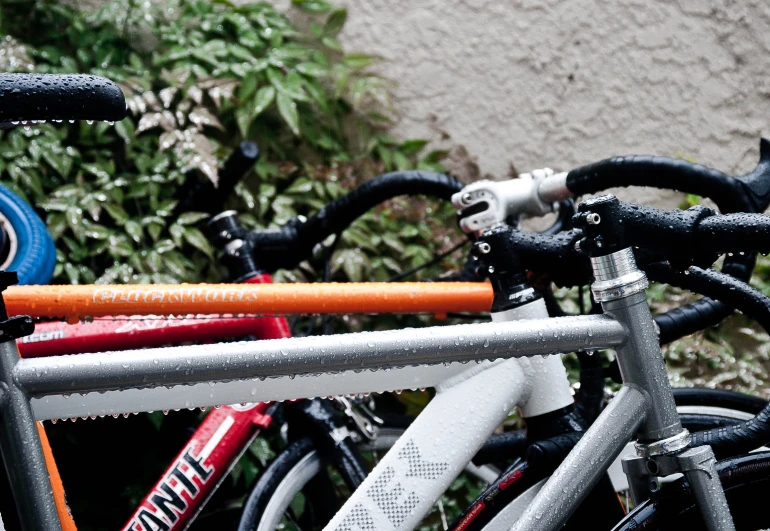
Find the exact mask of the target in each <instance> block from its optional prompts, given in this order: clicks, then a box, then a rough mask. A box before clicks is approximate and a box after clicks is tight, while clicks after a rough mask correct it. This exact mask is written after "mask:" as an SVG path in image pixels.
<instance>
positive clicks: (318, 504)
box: [238, 427, 404, 531]
mask: <svg viewBox="0 0 770 531" xmlns="http://www.w3.org/2000/svg"><path fill="white" fill-rule="evenodd" d="M402 433H404V429H403V428H389V427H386V428H380V430H379V432H378V433H377V437H376V438H375V439H373V440H372V441H371V442H368V443H364V444H361V445H359V447H358V448H359V449H360V450H361V451H363V452H367V451H374V452H377V451H386V450H388V449H389V448H390V447H391V446H393V445H394V444H395V442H396V441H397V440H398V438H399V437H400V436H401V434H402ZM324 466H325V463H324V461H323V459H322V458H321V456H320V455H319V454H318V452H317V451H316V449H315V446H314V445H313V442H312V441H311V440H310V439H309V438H302V439H299V440H298V441H295V442H293V443H291V444H289V446H287V447H286V449H285V450H283V451H282V452H281V453H280V454H279V455H278V457H276V458H275V459H274V460H273V462H272V463H270V465H269V466H268V467H267V469H266V470H265V472H264V473H263V474H262V476H261V477H260V478H259V480H258V481H257V483H256V484H255V486H254V488H253V489H252V491H251V493H250V494H249V497H248V499H247V500H246V502H245V503H244V508H243V515H242V516H241V522H240V524H239V525H238V530H239V531H265V530H268V529H269V530H271V531H273V530H275V529H285V528H294V529H297V530H302V531H310V530H312V529H322V528H323V526H324V525H326V523H327V522H328V521H329V520H331V518H332V516H334V513H335V512H336V511H337V509H338V508H339V500H338V499H337V497H336V496H335V495H334V488H333V485H331V484H330V481H329V478H328V477H327V476H326V474H324V473H322V472H323V468H324ZM298 498H299V500H298ZM302 498H304V499H302ZM297 500H298V501H297Z"/></svg>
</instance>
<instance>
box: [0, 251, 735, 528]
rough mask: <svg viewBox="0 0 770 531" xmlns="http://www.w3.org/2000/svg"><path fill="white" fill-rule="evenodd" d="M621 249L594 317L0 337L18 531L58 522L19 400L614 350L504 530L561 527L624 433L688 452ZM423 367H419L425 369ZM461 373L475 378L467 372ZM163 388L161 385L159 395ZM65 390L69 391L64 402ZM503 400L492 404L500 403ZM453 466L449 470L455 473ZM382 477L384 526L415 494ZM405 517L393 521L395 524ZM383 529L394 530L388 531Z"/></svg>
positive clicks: (352, 377)
mask: <svg viewBox="0 0 770 531" xmlns="http://www.w3.org/2000/svg"><path fill="white" fill-rule="evenodd" d="M626 251H627V252H623V251H621V252H620V253H615V255H618V256H613V255H610V256H608V257H602V258H603V259H605V260H603V261H602V260H594V271H595V276H596V278H597V282H596V283H595V285H594V289H595V291H594V293H595V295H596V296H597V299H598V300H600V301H602V305H603V307H604V310H605V312H606V315H603V316H581V317H564V318H553V319H535V320H527V321H513V322H493V323H485V324H473V325H457V326H446V327H434V328H424V329H409V330H399V331H390V332H370V333H363V334H344V335H338V336H321V337H311V338H293V339H278V340H268V341H259V342H246V343H234V344H222V345H204V346H194V347H175V348H174V347H172V348H161V349H147V350H137V351H125V352H120V353H100V354H79V355H71V356H57V357H50V358H38V359H19V358H18V352H17V350H16V346H15V343H14V342H12V341H9V342H5V343H2V344H0V449H2V453H3V458H4V460H5V461H6V465H7V466H8V465H10V466H8V469H9V470H11V471H14V472H12V473H15V474H16V477H14V478H13V479H14V486H15V487H16V489H15V492H14V494H15V496H16V501H17V506H19V507H20V508H21V512H22V517H23V519H24V523H25V525H26V526H27V527H25V529H36V530H37V529H43V530H49V529H50V530H55V529H60V526H59V523H58V519H57V516H56V511H55V508H54V504H53V498H52V494H51V488H50V484H49V482H48V478H47V472H46V469H45V462H44V459H43V454H42V450H41V447H40V442H39V439H38V437H37V432H36V427H35V424H34V422H35V413H33V411H32V407H31V406H30V400H33V401H36V402H35V404H36V410H38V411H45V400H50V399H52V398H53V397H54V396H57V395H58V396H61V397H62V399H63V400H71V401H72V404H73V405H72V407H71V408H70V409H69V412H70V414H73V415H76V416H81V415H82V416H85V415H90V414H92V413H93V411H92V410H91V409H90V408H91V407H93V405H94V403H95V402H94V401H93V400H92V401H81V400H79V399H78V398H77V396H79V394H86V396H88V395H89V394H93V393H96V394H97V395H98V394H99V393H107V392H128V390H131V389H134V390H137V391H136V392H138V393H144V392H151V393H154V397H153V401H152V404H151V405H150V404H149V403H145V404H144V406H143V410H146V409H147V408H149V407H152V409H171V408H173V407H175V406H176V405H177V403H176V402H175V401H174V400H173V399H171V397H172V393H171V392H172V391H174V389H177V388H180V387H181V388H182V389H183V390H187V391H192V390H195V391H196V393H197V394H196V395H195V396H194V397H192V398H190V400H191V404H193V405H201V404H206V403H207V398H206V396H204V395H203V394H202V393H200V392H199V391H200V389H195V388H196V387H197V386H196V385H190V384H199V385H204V386H206V385H214V386H216V385H218V384H225V383H226V382H248V383H247V385H245V386H242V387H239V388H238V390H239V392H240V393H242V394H241V395H240V396H241V397H242V398H241V400H242V401H253V400H254V393H252V392H251V391H250V390H251V389H258V388H259V387H260V386H261V385H262V384H263V382H264V381H269V380H266V379H281V383H282V384H286V385H289V386H290V385H291V382H296V381H297V380H300V379H301V376H302V375H312V374H343V375H347V376H349V377H348V378H347V379H345V378H343V380H344V382H345V383H344V384H343V385H339V386H337V387H336V388H335V391H334V393H340V394H347V393H356V392H360V390H359V387H357V386H356V379H357V378H358V377H359V376H361V375H363V376H361V377H362V378H365V376H366V375H369V374H377V373H376V372H375V373H370V371H377V370H382V369H391V371H392V372H394V373H395V374H396V375H397V376H396V377H395V378H393V379H391V380H389V381H388V385H389V386H390V385H393V386H395V388H404V387H406V388H408V387H413V386H415V385H414V384H415V379H414V377H413V376H410V371H399V369H400V368H403V367H408V366H412V365H435V364H446V363H452V362H468V361H486V360H497V359H500V358H523V357H530V356H535V355H550V354H555V353H560V352H571V351H580V350H596V349H606V348H613V349H615V350H616V352H617V355H618V360H619V363H620V368H621V373H622V375H623V379H624V382H625V384H624V387H623V389H622V390H621V392H620V393H619V394H618V396H617V397H616V399H615V400H613V401H612V402H611V403H610V405H609V406H608V407H607V408H606V409H605V411H604V412H603V413H602V414H601V415H600V416H599V418H598V419H597V421H596V422H595V423H594V425H593V426H592V427H591V429H590V430H589V431H588V432H587V433H586V435H585V436H584V437H583V439H581V441H580V442H579V443H578V444H577V445H576V447H575V449H574V450H573V451H572V452H571V453H570V455H569V456H568V457H567V458H566V459H565V461H564V462H563V463H562V465H561V466H560V467H559V468H558V469H557V471H556V472H555V473H554V474H553V476H552V477H551V479H550V480H549V481H548V482H547V483H546V485H545V486H544V488H543V489H542V490H541V492H540V493H539V494H538V495H537V496H536V498H535V499H534V501H533V502H532V504H531V505H529V507H528V508H527V510H526V511H525V513H524V514H523V515H522V517H521V518H520V519H519V521H518V522H517V523H516V525H515V526H514V529H516V530H520V531H521V530H535V529H558V528H559V527H560V526H561V525H562V524H563V523H564V522H566V520H567V518H568V517H569V515H570V514H571V513H572V512H573V511H574V509H575V508H576V507H577V506H578V505H579V504H580V502H581V501H582V499H583V498H584V497H585V496H586V495H587V493H588V492H589V491H590V489H591V488H592V487H593V485H594V484H595V483H596V481H598V479H599V477H600V476H601V474H603V473H604V472H605V471H606V470H607V468H608V467H609V465H610V464H611V462H612V461H613V459H614V458H615V457H617V455H618V454H619V453H620V452H621V450H622V449H623V447H624V446H625V444H626V443H627V442H628V441H629V440H631V439H632V438H633V437H634V436H635V435H636V436H637V437H638V440H639V441H640V443H639V444H638V450H639V452H640V455H642V456H643V457H645V458H646V459H648V461H647V463H658V462H662V463H663V462H672V463H673V462H674V461H676V459H677V458H678V457H680V456H684V455H685V454H688V452H690V451H687V452H680V451H681V450H684V449H685V448H686V447H687V445H688V443H689V435H688V434H687V432H686V430H683V429H682V427H681V424H680V422H679V418H678V416H677V413H676V408H675V405H674V402H673V396H672V393H671V389H670V386H669V384H668V379H667V375H666V372H665V367H664V366H663V361H662V357H661V355H660V349H659V347H658V343H657V335H656V332H655V329H654V323H653V321H652V318H651V316H650V313H649V308H648V307H647V303H646V299H645V297H644V291H643V290H644V288H645V287H646V280H645V279H644V278H643V277H644V276H643V274H642V275H641V276H640V275H638V274H637V270H636V267H635V264H634V263H633V255H632V254H631V252H630V250H626ZM621 253H622V254H621ZM597 286H599V287H600V288H601V289H598V288H597ZM506 363H508V362H506ZM356 371H357V372H356ZM479 372H480V373H481V374H482V375H483V373H484V372H490V371H484V370H483V367H480V369H479ZM386 374H387V373H386ZM424 374H428V375H430V371H426V372H425V373H424ZM511 375H512V376H513V375H515V373H511ZM446 376H447V374H446V373H445V374H442V375H441V376H440V377H439V378H442V379H446ZM430 379H431V377H430V376H426V377H425V378H423V381H425V382H427V381H430ZM435 379H436V378H435V377H434V380H435ZM468 381H469V382H473V377H472V378H470V379H469V380H468ZM436 383H437V382H436ZM471 385H472V384H471ZM300 387H301V386H300V385H297V386H296V387H294V388H292V389H290V390H289V391H284V393H283V394H289V395H290V394H292V393H293V394H295V396H294V398H297V397H300V396H307V395H306V394H305V393H303V392H302V390H301V389H300ZM169 388H170V389H169ZM163 389H166V391H169V392H168V393H164V392H163ZM470 389H472V390H473V392H481V391H483V388H482V387H479V386H477V387H476V388H474V387H472V386H471V387H470ZM369 390H376V388H371V389H369ZM381 390H387V389H381ZM317 394H322V395H326V394H332V393H328V392H320V393H317ZM65 395H68V396H70V398H68V399H67V398H63V397H64V396H65ZM276 395H277V396H274V397H271V396H265V397H261V398H260V400H270V399H280V398H285V396H283V395H281V393H276ZM102 396H106V395H102ZM213 396H214V395H213V394H211V395H210V396H209V398H208V401H209V402H208V403H207V405H213V404H212V403H211V401H212V400H213ZM37 401H40V402H37ZM512 405H513V404H512V403H510V404H508V403H506V404H499V406H500V407H510V406H512ZM38 417H39V418H46V415H45V414H44V413H38ZM407 445H408V441H407V442H405V443H404V445H403V446H404V448H403V450H404V454H403V459H404V460H405V461H408V462H409V472H413V473H414V474H415V475H418V476H420V475H422V476H425V477H433V476H436V475H437V474H441V473H444V472H445V471H451V472H453V473H454V472H455V470H452V467H450V466H449V465H448V464H446V466H444V465H445V463H435V462H428V461H425V460H423V459H422V458H421V456H420V454H419V452H415V451H414V448H407V447H406V446H407ZM704 448H706V449H707V450H706V451H705V452H704V451H701V452H700V453H699V454H698V456H697V460H698V461H697V463H695V464H692V463H691V465H692V466H690V465H688V466H690V468H685V469H682V471H684V472H685V473H686V474H687V475H688V477H690V478H691V485H692V488H693V491H694V494H695V497H696V500H697V501H698V502H699V505H700V506H701V507H702V508H703V509H704V510H703V511H702V512H703V515H704V519H705V520H706V523H707V527H708V528H709V529H714V530H716V529H720V530H731V529H732V520H731V519H730V514H729V510H728V509H727V504H726V501H725V497H724V492H723V491H722V489H721V485H720V484H719V478H718V476H717V475H716V472H715V468H714V459H713V453H711V450H710V448H708V447H704ZM698 450H702V449H698ZM691 453H692V452H690V454H691ZM665 459H668V460H669V461H665ZM672 459H673V461H672ZM687 459H689V460H690V461H693V456H692V455H689V454H688V456H687ZM672 466H676V465H672ZM412 468H414V470H412ZM19 472H20V473H19ZM386 472H387V471H386ZM409 472H408V473H407V475H409ZM456 472H457V473H459V470H457V471H456ZM651 472H652V471H651ZM653 475H654V473H653ZM371 477H372V476H371V475H370V478H371ZM383 477H384V479H383V480H382V481H381V482H380V483H378V484H377V485H374V487H377V488H376V489H374V492H376V493H378V495H380V496H381V497H382V500H384V501H383V503H385V505H383V507H385V509H383V511H382V513H383V515H384V516H383V517H382V518H387V519H389V520H390V524H394V520H393V518H397V519H398V518H401V517H402V516H403V515H402V514H401V512H400V511H401V510H402V509H404V507H405V506H408V505H409V503H412V501H413V500H411V498H408V497H407V499H406V501H405V502H404V501H403V500H402V498H403V496H404V495H405V490H404V488H403V487H401V485H400V484H398V483H396V484H392V483H391V484H390V485H388V483H389V482H390V480H391V479H392V477H385V476H383ZM367 481H369V480H368V479H367ZM373 482H374V480H373ZM371 491H372V490H371V489H370V492H371ZM637 494H638V493H637ZM410 500H411V501H410ZM405 504H406V505H405ZM394 507H395V508H394ZM396 509H398V510H396ZM353 510H355V507H354V508H353ZM406 510H407V511H408V510H409V509H408V508H407V509H406ZM394 511H395V512H394ZM353 512H354V511H353ZM336 520H337V519H336V518H335V520H333V521H332V524H334V523H335V521H336ZM404 520H405V519H404V518H401V520H400V521H404ZM372 521H374V520H372ZM367 522H368V520H367ZM338 523H339V524H340V525H339V527H338V529H350V528H352V527H351V526H350V525H347V524H346V522H344V521H343V522H338ZM348 524H349V522H348ZM392 527H393V528H398V525H392Z"/></svg>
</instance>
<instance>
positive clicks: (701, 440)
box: [690, 404, 770, 459]
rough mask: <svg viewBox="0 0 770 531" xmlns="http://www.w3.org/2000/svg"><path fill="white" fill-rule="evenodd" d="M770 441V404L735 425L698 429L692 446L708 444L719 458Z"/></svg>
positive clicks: (740, 452)
mask: <svg viewBox="0 0 770 531" xmlns="http://www.w3.org/2000/svg"><path fill="white" fill-rule="evenodd" d="M768 442H770V404H768V405H767V406H765V408H764V409H762V411H760V412H759V413H757V415H756V416H755V417H754V418H751V419H749V420H745V421H743V422H740V423H738V424H735V425H733V426H724V427H721V428H713V429H711V430H704V431H697V432H695V433H693V434H692V442H691V443H690V446H692V447H695V446H703V445H705V444H708V445H709V446H711V448H712V450H714V455H715V457H716V458H717V459H723V458H725V457H731V456H735V455H740V454H745V453H748V452H750V451H752V450H756V449H757V448H759V447H760V446H763V445H765V444H767V443H768Z"/></svg>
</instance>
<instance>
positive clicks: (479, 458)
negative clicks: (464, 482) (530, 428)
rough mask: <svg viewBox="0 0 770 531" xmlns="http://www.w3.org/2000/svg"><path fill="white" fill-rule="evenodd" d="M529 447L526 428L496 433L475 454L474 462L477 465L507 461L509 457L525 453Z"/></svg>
mask: <svg viewBox="0 0 770 531" xmlns="http://www.w3.org/2000/svg"><path fill="white" fill-rule="evenodd" d="M526 449H527V432H526V430H514V431H508V432H505V433H496V434H494V435H492V436H490V437H489V439H487V440H486V442H485V443H484V445H483V446H482V447H481V448H479V451H478V452H476V455H475V456H473V464H475V465H476V466H481V465H486V464H489V463H498V462H505V461H507V460H508V459H512V458H515V457H519V456H522V455H524V452H525V451H526Z"/></svg>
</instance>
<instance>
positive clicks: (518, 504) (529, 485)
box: [450, 389, 766, 531]
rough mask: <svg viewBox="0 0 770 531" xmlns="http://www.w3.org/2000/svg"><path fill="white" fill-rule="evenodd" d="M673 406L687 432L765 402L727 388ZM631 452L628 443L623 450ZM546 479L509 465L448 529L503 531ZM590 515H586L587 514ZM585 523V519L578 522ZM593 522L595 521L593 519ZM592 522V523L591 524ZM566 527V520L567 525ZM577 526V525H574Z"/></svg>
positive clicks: (619, 485)
mask: <svg viewBox="0 0 770 531" xmlns="http://www.w3.org/2000/svg"><path fill="white" fill-rule="evenodd" d="M675 398H676V400H677V409H678V411H680V418H681V419H682V424H683V425H684V427H685V428H687V429H690V430H691V431H697V430H701V429H709V428H713V427H717V426H724V425H729V424H733V423H736V422H739V421H742V420H746V419H748V418H751V417H752V416H753V415H754V414H755V413H756V411H757V410H758V409H757V408H759V409H761V406H762V405H764V404H766V402H764V401H762V400H759V399H756V398H753V397H750V396H747V395H743V394H740V393H733V392H730V391H714V390H710V389H687V390H686V391H685V392H683V393H682V392H677V393H675ZM626 452H631V453H632V454H633V453H634V450H633V447H632V446H631V445H629V446H627V447H626V449H625V451H624V453H622V454H621V456H622V455H625V454H626ZM608 472H609V475H610V477H611V479H612V480H613V486H614V487H615V490H616V492H619V493H621V492H623V491H624V489H627V486H628V485H627V483H625V481H626V480H625V475H624V474H623V473H622V468H621V466H620V457H618V459H617V460H616V461H615V462H614V463H613V464H612V466H611V467H610V470H609V471H608ZM546 479H547V476H546V474H544V473H542V472H537V471H533V470H532V469H531V468H529V467H528V466H527V464H526V462H523V461H522V462H520V463H517V464H515V465H514V466H512V467H511V468H509V469H508V470H507V471H506V472H505V473H504V474H503V475H501V476H500V477H499V478H498V479H497V480H496V481H495V482H494V483H493V484H492V485H490V486H489V488H487V489H486V490H485V491H484V492H483V493H482V494H481V495H480V496H479V497H478V498H477V499H476V500H475V501H474V502H473V503H472V504H471V505H470V506H469V507H468V508H466V509H465V511H464V512H463V514H462V515H460V516H459V517H458V518H457V519H456V520H455V521H454V522H453V524H452V525H451V526H450V529H451V530H452V531H481V530H482V529H483V530H484V531H498V530H500V531H507V530H509V529H510V528H511V526H512V525H513V523H514V522H515V521H516V520H518V518H519V516H520V515H521V513H522V512H523V511H524V509H525V508H526V507H527V506H528V505H529V503H530V502H531V501H532V499H533V498H534V497H535V495H536V494H537V492H538V491H539V490H540V488H541V487H542V486H543V484H544V483H545V481H546ZM587 516H588V517H590V515H587ZM579 518H580V516H579ZM582 523H585V522H582ZM593 524H596V522H595V521H594V522H593ZM593 524H592V525H593ZM567 527H570V523H568V524H567ZM578 527H579V526H578Z"/></svg>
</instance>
